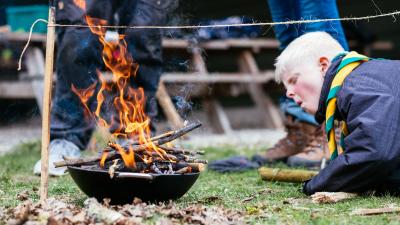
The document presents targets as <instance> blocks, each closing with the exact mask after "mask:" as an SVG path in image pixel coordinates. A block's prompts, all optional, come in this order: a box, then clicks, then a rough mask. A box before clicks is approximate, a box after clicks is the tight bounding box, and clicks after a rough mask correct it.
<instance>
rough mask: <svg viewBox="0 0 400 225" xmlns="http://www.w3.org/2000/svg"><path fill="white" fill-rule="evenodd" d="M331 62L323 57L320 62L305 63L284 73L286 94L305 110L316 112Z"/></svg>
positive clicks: (283, 79)
mask: <svg viewBox="0 0 400 225" xmlns="http://www.w3.org/2000/svg"><path fill="white" fill-rule="evenodd" d="M329 65H330V62H329V60H328V59H327V58H325V57H321V58H320V60H319V62H316V63H315V64H314V65H313V64H312V63H304V64H301V65H299V66H296V68H294V69H292V70H291V71H288V72H287V73H285V74H283V76H282V81H283V84H284V85H285V87H286V96H287V97H289V98H292V99H293V100H294V101H295V102H296V103H297V104H298V105H299V106H300V107H301V108H302V109H304V111H306V112H308V113H311V114H313V115H314V114H315V113H316V112H317V110H318V103H319V97H320V95H321V89H322V84H323V82H324V76H325V73H326V70H327V69H328V67H329Z"/></svg>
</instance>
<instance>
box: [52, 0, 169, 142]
mask: <svg viewBox="0 0 400 225" xmlns="http://www.w3.org/2000/svg"><path fill="white" fill-rule="evenodd" d="M176 4H177V0H161V1H160V0H119V1H114V0H86V9H85V10H83V9H82V8H80V7H78V6H76V5H75V4H74V3H73V0H59V1H58V2H57V4H56V5H57V6H58V9H57V14H56V19H57V23H61V24H86V22H85V14H87V15H89V16H91V17H95V18H101V19H105V20H107V21H108V24H110V25H131V26H134V25H163V24H165V23H166V16H167V14H168V13H169V12H170V11H171V10H172V9H174V8H175V7H176ZM118 32H119V33H120V34H125V35H126V36H125V40H126V42H127V44H128V51H129V53H130V54H131V55H132V57H133V59H134V60H135V61H136V62H137V63H138V64H139V70H138V73H137V75H136V78H135V79H134V80H133V79H132V80H131V81H130V85H131V86H132V87H135V88H137V87H142V88H143V89H144V92H145V95H146V98H147V101H146V107H145V111H146V113H147V115H148V116H149V117H150V118H151V119H153V118H154V117H155V116H156V115H157V104H156V99H155V93H156V91H157V86H158V82H159V79H160V76H161V72H162V52H161V31H160V30H157V29H126V30H119V31H118ZM57 34H58V38H57V42H58V45H57V84H56V87H55V94H54V100H53V104H52V111H51V133H50V135H51V139H56V138H62V139H66V140H68V141H71V142H73V143H74V144H76V145H77V146H78V147H79V148H81V149H84V148H85V147H86V145H87V143H88V141H89V139H90V137H91V134H92V132H93V129H94V127H95V123H94V121H93V119H90V118H88V117H85V111H84V107H83V106H82V104H81V102H80V100H79V98H78V97H77V96H76V95H75V94H74V93H73V92H72V91H71V86H72V85H74V86H75V87H76V88H78V89H84V88H88V87H89V86H90V85H92V84H93V83H96V82H97V86H98V87H97V90H98V88H99V86H100V82H98V77H97V73H96V70H100V71H101V70H103V69H104V63H103V61H102V58H101V56H102V54H101V52H102V45H101V43H100V42H99V40H98V37H97V35H94V34H92V33H91V31H90V29H87V28H75V27H68V28H59V29H58V30H57ZM88 105H89V108H91V110H93V111H94V109H95V107H96V105H97V103H96V98H95V96H94V97H92V98H91V99H90V100H89V102H88ZM107 105H111V104H105V109H104V110H103V113H105V114H110V113H112V112H113V109H111V107H110V108H108V107H107ZM107 117H112V115H111V116H110V115H105V118H107Z"/></svg>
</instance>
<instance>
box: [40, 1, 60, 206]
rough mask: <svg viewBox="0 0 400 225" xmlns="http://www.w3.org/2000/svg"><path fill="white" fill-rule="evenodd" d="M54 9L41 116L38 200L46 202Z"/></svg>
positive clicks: (54, 11) (49, 24)
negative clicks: (40, 162)
mask: <svg viewBox="0 0 400 225" xmlns="http://www.w3.org/2000/svg"><path fill="white" fill-rule="evenodd" d="M55 13H56V9H55V7H53V6H51V7H50V8H49V19H48V26H47V41H46V62H45V74H44V94H43V115H42V154H41V161H42V168H41V173H40V176H41V177H40V200H41V201H43V200H46V199H47V196H48V186H49V142H50V105H51V87H52V84H53V79H52V77H53V64H54V41H55V27H54V24H55Z"/></svg>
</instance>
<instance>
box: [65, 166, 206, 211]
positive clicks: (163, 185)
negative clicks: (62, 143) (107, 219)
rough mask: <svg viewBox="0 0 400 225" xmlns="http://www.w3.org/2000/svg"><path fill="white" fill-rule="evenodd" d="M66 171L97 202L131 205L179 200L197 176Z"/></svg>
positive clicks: (192, 174) (85, 170) (71, 168)
mask: <svg viewBox="0 0 400 225" xmlns="http://www.w3.org/2000/svg"><path fill="white" fill-rule="evenodd" d="M68 171H69V173H70V174H71V176H72V178H73V180H74V181H75V183H76V184H77V185H78V187H79V188H80V189H81V190H82V191H83V192H84V193H85V194H86V195H87V196H89V197H95V198H96V199H97V200H99V201H103V199H104V198H109V199H111V204H126V203H132V202H133V199H134V198H135V197H137V198H140V199H141V200H142V201H146V202H159V201H167V200H170V199H178V198H180V197H182V196H183V195H184V194H185V193H186V192H187V191H188V190H189V189H190V188H191V187H192V185H193V184H194V183H195V182H196V180H197V178H198V177H199V175H200V173H187V174H145V173H130V172H115V174H114V177H113V178H110V175H109V174H108V172H106V171H100V170H93V169H87V168H81V167H75V166H69V167H68Z"/></svg>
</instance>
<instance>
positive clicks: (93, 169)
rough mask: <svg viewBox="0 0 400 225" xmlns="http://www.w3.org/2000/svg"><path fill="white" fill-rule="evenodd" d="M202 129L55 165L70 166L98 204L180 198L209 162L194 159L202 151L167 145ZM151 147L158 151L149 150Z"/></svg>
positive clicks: (183, 130)
mask: <svg viewBox="0 0 400 225" xmlns="http://www.w3.org/2000/svg"><path fill="white" fill-rule="evenodd" d="M200 126H201V123H193V124H190V125H188V126H185V127H183V128H181V129H179V130H176V131H170V132H167V133H164V134H162V135H159V136H156V137H153V138H150V140H149V141H148V143H146V144H139V143H137V142H133V143H128V144H126V145H124V146H121V145H118V144H116V143H109V144H108V146H107V147H106V148H105V149H104V150H103V152H102V154H101V156H99V157H92V158H83V159H69V160H65V161H62V162H57V163H55V166H56V167H61V166H68V171H69V172H70V174H71V176H72V178H73V179H74V181H75V183H76V184H77V185H78V187H79V188H80V189H81V190H82V191H83V192H84V193H85V194H87V195H88V196H90V197H95V198H97V199H98V200H99V201H102V200H103V199H104V198H110V199H111V203H112V204H123V203H130V202H132V201H133V199H134V198H135V197H138V198H140V199H142V200H144V201H165V200H169V199H177V198H179V197H181V196H182V195H184V194H185V193H186V192H187V191H188V190H189V189H190V187H191V186H192V185H193V184H194V183H195V181H196V180H197V178H198V177H199V174H200V172H201V171H202V170H204V168H205V164H207V160H202V159H197V158H195V155H201V154H204V152H202V151H193V150H186V149H179V148H175V147H167V146H164V144H166V143H170V142H171V141H172V140H174V139H176V138H179V137H181V136H182V135H184V134H186V133H188V132H190V131H192V130H194V129H196V128H198V127H200ZM149 143H151V144H149ZM149 145H151V146H153V145H154V146H156V148H157V149H159V150H158V151H157V152H155V151H149V150H147V149H148V147H149Z"/></svg>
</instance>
